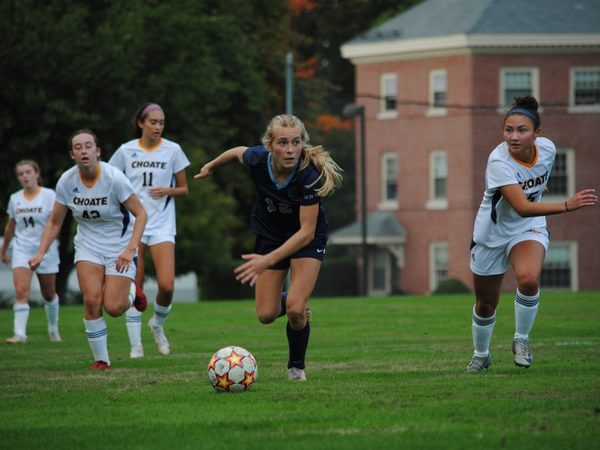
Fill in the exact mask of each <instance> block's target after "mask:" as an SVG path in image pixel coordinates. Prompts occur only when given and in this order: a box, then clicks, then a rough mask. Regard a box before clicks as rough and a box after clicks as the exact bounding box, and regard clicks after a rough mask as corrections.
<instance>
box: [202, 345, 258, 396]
mask: <svg viewBox="0 0 600 450" xmlns="http://www.w3.org/2000/svg"><path fill="white" fill-rule="evenodd" d="M257 375H258V367H257V366H256V359H255V358H254V356H253V355H252V353H250V352H249V351H248V350H246V349H245V348H242V347H238V346H236V345H230V346H227V347H223V348H222V349H220V350H217V352H216V353H215V354H214V355H213V357H212V358H211V359H210V362H209V363H208V381H210V384H211V385H212V387H214V388H215V389H216V390H217V391H219V392H244V391H248V390H250V389H251V388H252V386H253V385H254V383H255V382H256V378H257Z"/></svg>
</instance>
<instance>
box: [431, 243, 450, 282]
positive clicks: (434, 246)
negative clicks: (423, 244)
mask: <svg viewBox="0 0 600 450" xmlns="http://www.w3.org/2000/svg"><path fill="white" fill-rule="evenodd" d="M438 248H445V249H446V254H447V255H448V259H447V260H446V269H445V270H446V278H444V279H443V280H441V279H439V277H438V276H437V263H438V261H437V260H436V255H437V252H436V250H437V249H438ZM449 262H450V246H449V245H448V242H444V241H433V242H431V243H430V244H429V292H433V291H435V290H436V289H437V287H438V286H439V284H440V283H441V282H442V281H445V280H447V279H448V278H449V275H448V268H449V267H450V264H449Z"/></svg>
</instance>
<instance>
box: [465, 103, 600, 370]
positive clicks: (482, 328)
mask: <svg viewBox="0 0 600 450" xmlns="http://www.w3.org/2000/svg"><path fill="white" fill-rule="evenodd" d="M540 125H541V123H540V117H539V115H538V103H537V100H536V99H535V98H533V97H531V96H525V97H518V98H516V99H515V103H514V105H513V108H512V109H510V110H509V111H508V113H507V114H506V116H505V118H504V142H502V143H501V144H500V145H498V147H496V148H495V149H494V151H493V152H492V153H491V154H490V156H489V158H488V162H487V167H486V171H485V192H484V195H483V200H482V202H481V205H480V207H479V211H478V213H477V217H476V219H475V227H474V231H473V242H472V244H471V258H470V261H471V262H470V266H471V271H472V272H473V284H474V288H475V306H474V308H473V321H472V333H473V346H474V352H473V358H472V359H471V362H470V363H469V365H468V366H467V369H466V371H467V372H471V373H478V372H482V371H484V370H485V369H487V368H488V367H489V366H490V365H491V364H492V356H491V354H490V351H489V347H490V341H491V338H492V332H493V330H494V325H495V323H496V307H497V306H498V301H499V297H500V288H501V285H502V279H503V277H504V273H505V272H506V271H507V270H508V267H509V265H510V266H511V267H512V268H513V270H514V273H515V277H516V280H517V292H516V296H515V302H514V308H515V334H514V338H513V344H512V350H513V356H514V362H515V364H516V365H517V366H519V367H529V366H530V365H531V362H532V360H533V358H532V354H531V349H530V348H529V333H530V331H531V329H532V327H533V322H534V320H535V317H536V314H537V310H538V304H539V301H540V291H539V284H540V274H541V271H542V266H543V263H544V255H545V252H546V250H547V248H548V243H549V237H548V231H547V230H546V218H545V216H547V215H551V214H560V213H565V212H570V211H575V210H577V209H579V208H582V207H584V206H592V205H595V204H596V203H597V202H598V196H597V195H596V194H595V191H594V190H593V189H584V190H582V191H579V192H577V193H576V194H575V195H574V196H573V197H571V198H569V199H568V200H567V201H565V202H562V203H542V202H541V200H542V194H543V193H544V190H545V189H546V184H547V182H548V177H549V176H550V173H551V171H552V165H553V163H554V158H555V156H556V148H555V146H554V144H553V143H552V141H550V140H549V139H546V138H543V137H540V132H541V128H540Z"/></svg>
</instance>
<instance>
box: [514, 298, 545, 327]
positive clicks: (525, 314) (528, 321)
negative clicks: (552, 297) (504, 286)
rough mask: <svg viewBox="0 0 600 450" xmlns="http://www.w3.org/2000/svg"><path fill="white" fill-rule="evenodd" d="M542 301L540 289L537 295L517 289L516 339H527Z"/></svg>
mask: <svg viewBox="0 0 600 450" xmlns="http://www.w3.org/2000/svg"><path fill="white" fill-rule="evenodd" d="M539 303H540V291H538V292H537V294H535V295H524V294H522V293H521V292H520V291H519V290H518V289H517V294H516V295H515V339H527V338H528V337H529V333H530V332H531V329H532V328H533V322H534V321H535V317H536V315H537V311H538V305H539Z"/></svg>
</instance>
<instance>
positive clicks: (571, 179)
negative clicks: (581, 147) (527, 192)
mask: <svg viewBox="0 0 600 450" xmlns="http://www.w3.org/2000/svg"><path fill="white" fill-rule="evenodd" d="M556 153H557V154H564V155H565V156H566V164H567V193H566V194H555V193H553V192H552V191H551V190H550V191H548V192H546V193H545V194H544V201H547V202H559V203H560V202H564V201H565V200H567V199H568V198H569V197H571V196H572V195H574V194H575V173H576V172H575V150H573V149H572V148H559V149H557V150H556ZM551 179H552V173H551V174H550V180H551Z"/></svg>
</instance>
